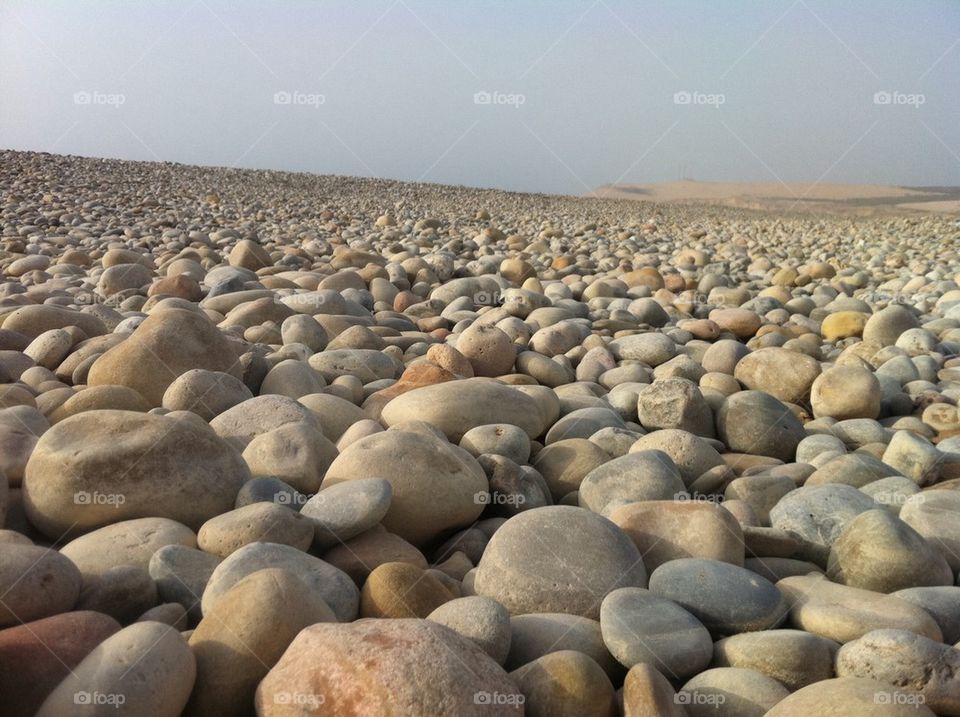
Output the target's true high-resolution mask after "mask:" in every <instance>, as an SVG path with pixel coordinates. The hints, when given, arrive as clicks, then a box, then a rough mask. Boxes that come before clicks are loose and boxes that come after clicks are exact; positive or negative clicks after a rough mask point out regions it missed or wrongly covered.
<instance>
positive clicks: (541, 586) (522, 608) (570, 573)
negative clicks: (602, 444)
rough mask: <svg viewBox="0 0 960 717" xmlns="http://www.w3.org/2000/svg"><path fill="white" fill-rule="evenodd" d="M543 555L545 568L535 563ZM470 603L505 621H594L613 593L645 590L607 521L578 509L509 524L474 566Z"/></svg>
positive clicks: (555, 509)
mask: <svg viewBox="0 0 960 717" xmlns="http://www.w3.org/2000/svg"><path fill="white" fill-rule="evenodd" d="M542 551H547V554H548V555H551V556H553V559H552V560H549V561H544V560H543V559H542V558H541V557H540V556H541V554H542ZM477 568H478V569H477V576H476V580H475V584H474V585H475V589H476V593H477V594H478V595H482V596H486V597H490V598H493V599H494V600H496V601H498V602H499V603H501V604H502V605H503V606H504V607H506V608H507V610H509V611H510V614H511V615H522V614H525V613H530V612H565V613H569V614H571V615H580V616H582V617H590V618H596V617H598V616H599V614H600V601H601V600H602V599H603V598H604V596H606V595H607V593H609V592H611V591H613V590H615V589H616V588H618V587H645V586H646V583H647V572H646V570H645V568H644V565H643V560H642V559H641V557H640V552H639V551H638V550H637V548H636V546H635V545H634V544H633V543H632V542H631V541H630V539H629V538H628V537H627V535H626V534H625V533H624V532H623V531H622V530H620V528H618V527H617V526H615V525H614V524H613V523H611V522H610V521H608V520H606V519H605V518H602V517H600V516H598V515H597V514H595V513H592V512H590V511H588V510H584V509H583V508H574V507H571V506H565V505H563V506H549V507H545V508H537V509H535V510H528V511H524V512H523V513H520V514H519V515H517V516H515V517H513V518H510V520H508V521H507V522H506V523H504V524H503V526H502V527H501V528H500V529H499V530H497V532H496V533H494V534H493V538H492V539H491V540H490V542H489V543H488V544H487V548H486V550H485V551H484V553H483V557H482V558H481V560H480V564H479V565H478V566H477Z"/></svg>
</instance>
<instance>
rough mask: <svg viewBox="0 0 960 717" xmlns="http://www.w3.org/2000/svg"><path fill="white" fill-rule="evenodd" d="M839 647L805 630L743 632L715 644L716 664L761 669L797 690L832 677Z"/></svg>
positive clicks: (759, 670)
mask: <svg viewBox="0 0 960 717" xmlns="http://www.w3.org/2000/svg"><path fill="white" fill-rule="evenodd" d="M839 648H840V645H839V644H837V643H836V642H834V641H833V640H828V639H827V638H825V637H820V636H819V635H813V634H811V633H809V632H803V631H802V630H760V631H758V632H744V633H741V634H740V635H732V636H731V637H725V638H723V639H722V640H718V641H717V642H716V643H715V644H714V645H713V664H714V665H715V666H717V667H746V668H749V669H751V670H756V671H757V672H762V673H763V674H765V675H767V676H768V677H772V678H773V679H775V680H777V681H778V682H780V683H781V684H783V685H784V686H785V687H786V688H787V689H788V690H790V691H791V692H795V691H796V690H799V689H800V688H801V687H805V686H806V685H809V684H813V683H814V682H819V681H820V680H829V679H830V678H831V677H832V676H833V674H834V673H833V663H834V659H835V658H836V655H837V650H838V649H839Z"/></svg>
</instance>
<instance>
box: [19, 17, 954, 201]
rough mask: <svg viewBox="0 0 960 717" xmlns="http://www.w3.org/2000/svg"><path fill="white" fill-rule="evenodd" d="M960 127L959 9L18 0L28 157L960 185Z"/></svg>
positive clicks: (559, 178)
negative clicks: (37, 154) (36, 152)
mask: <svg viewBox="0 0 960 717" xmlns="http://www.w3.org/2000/svg"><path fill="white" fill-rule="evenodd" d="M477 93H488V94H479V95H477ZM877 93H880V94H877ZM958 118H960V1H958V0H913V1H911V2H903V1H902V0H843V1H842V2H840V1H837V0H795V1H793V0H756V1H752V2H748V1H746V0H702V1H700V0H634V1H633V2H626V1H621V0H596V1H595V2H594V1H593V0H577V1H573V0H570V1H563V0H542V1H537V0H503V1H501V2H477V1H475V2H463V1H461V0H430V1H426V0H302V1H300V2H294V1H282V0H273V1H271V2H266V1H264V2H246V1H239V0H238V1H227V0H196V1H194V2H191V1H190V0H183V1H179V0H178V1H168V0H155V1H152V2H151V1H148V0H116V1H112V2H108V1H106V0H103V1H95V0H61V1H59V2H56V1H47V0H0V147H6V148H14V149H30V150H42V151H48V152H58V153H67V154H82V155H91V156H107V157H120V158H125V159H147V160H149V159H160V160H170V161H176V162H186V163H191V164H212V165H229V166H240V167H257V168H274V169H291V170H303V171H310V172H319V173H330V174H349V175H365V176H383V177H392V178H399V179H408V180H422V181H430V182H442V183H448V184H467V185H474V186H492V187H501V188H506V189H519V190H527V191H544V192H564V193H576V194H579V193H582V192H585V191H587V190H588V189H591V188H593V187H596V186H598V185H601V184H604V183H608V182H614V181H621V182H656V181H667V180H672V179H676V178H678V176H680V175H681V174H684V175H686V176H687V177H691V178H695V179H701V180H717V181H721V180H722V181H736V180H743V181H777V180H782V181H816V180H820V181H824V182H856V183H879V184H888V183H889V184H907V185H944V184H952V185H960V121H958Z"/></svg>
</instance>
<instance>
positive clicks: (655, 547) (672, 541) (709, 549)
mask: <svg viewBox="0 0 960 717" xmlns="http://www.w3.org/2000/svg"><path fill="white" fill-rule="evenodd" d="M632 455H641V454H632ZM608 517H609V518H610V520H611V521H613V522H614V523H615V524H617V525H618V526H620V528H621V529H622V530H623V532H625V533H626V534H627V535H628V536H629V537H630V539H631V540H632V541H633V542H634V544H635V545H636V546H637V549H638V550H639V551H640V554H641V555H643V562H644V565H646V566H647V569H648V570H650V571H651V572H652V571H654V570H656V569H657V568H659V567H660V566H661V565H664V564H666V563H669V562H671V561H673V560H679V559H681V558H706V559H709V560H720V561H722V562H726V563H730V564H731V565H738V566H741V567H742V566H743V559H744V541H743V530H742V529H741V528H740V524H739V523H738V522H737V520H736V518H734V517H733V515H732V514H731V513H730V512H729V511H727V510H725V509H724V508H723V507H721V506H719V505H716V504H715V503H710V502H707V501H691V500H683V499H680V500H643V501H638V502H634V503H628V504H626V505H622V506H620V507H619V508H616V509H615V510H613V511H612V512H611V513H610V514H609V516H608Z"/></svg>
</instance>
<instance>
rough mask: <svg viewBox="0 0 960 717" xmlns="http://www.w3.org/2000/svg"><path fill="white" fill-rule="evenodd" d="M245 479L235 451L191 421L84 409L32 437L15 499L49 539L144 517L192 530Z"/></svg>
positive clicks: (227, 504)
mask: <svg viewBox="0 0 960 717" xmlns="http://www.w3.org/2000/svg"><path fill="white" fill-rule="evenodd" d="M241 405H243V404H241ZM228 413H229V411H228ZM223 415H225V414H221V417H222V416H223ZM249 479H250V472H249V471H248V470H247V466H246V464H245V463H244V462H243V460H242V459H241V457H240V454H239V453H237V451H236V450H234V449H233V448H231V447H230V446H229V445H227V444H226V443H225V442H224V441H222V440H221V439H220V438H218V437H217V436H216V435H215V434H214V433H213V432H212V431H207V430H198V429H197V426H196V425H194V424H193V423H192V422H188V421H183V420H178V419H175V418H166V417H164V416H156V415H152V414H145V413H136V412H132V411H113V410H109V411H86V412H84V413H81V414H78V415H76V416H71V417H70V418H68V419H66V420H64V421H61V422H60V423H58V424H56V425H55V426H53V427H52V428H50V430H48V431H47V432H46V433H44V434H43V436H42V437H41V438H40V440H39V441H38V442H37V446H36V448H35V449H34V451H33V453H32V455H31V456H30V461H29V462H28V463H27V469H26V473H25V476H24V480H23V492H24V496H23V497H24V506H25V508H26V513H27V517H28V519H29V520H30V522H31V524H33V525H34V526H36V527H37V528H38V529H39V530H41V531H42V532H43V533H45V534H46V535H48V536H49V537H51V538H57V539H59V538H61V537H62V536H63V535H64V534H65V533H69V534H71V535H76V534H79V533H81V532H83V531H89V530H92V529H94V528H100V527H103V526H105V525H109V524H111V523H117V522H120V521H122V520H128V519H131V518H145V517H151V518H169V519H171V520H175V521H178V522H180V523H183V524H185V525H186V526H188V527H189V528H191V529H197V528H199V527H200V526H201V525H202V524H203V522H204V521H205V520H207V519H208V518H211V517H213V516H214V515H219V514H220V513H223V512H225V511H227V510H230V508H231V507H232V506H233V501H234V498H235V497H236V495H237V491H239V490H240V487H241V486H242V485H243V484H244V483H245V482H246V481H248V480H249Z"/></svg>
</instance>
